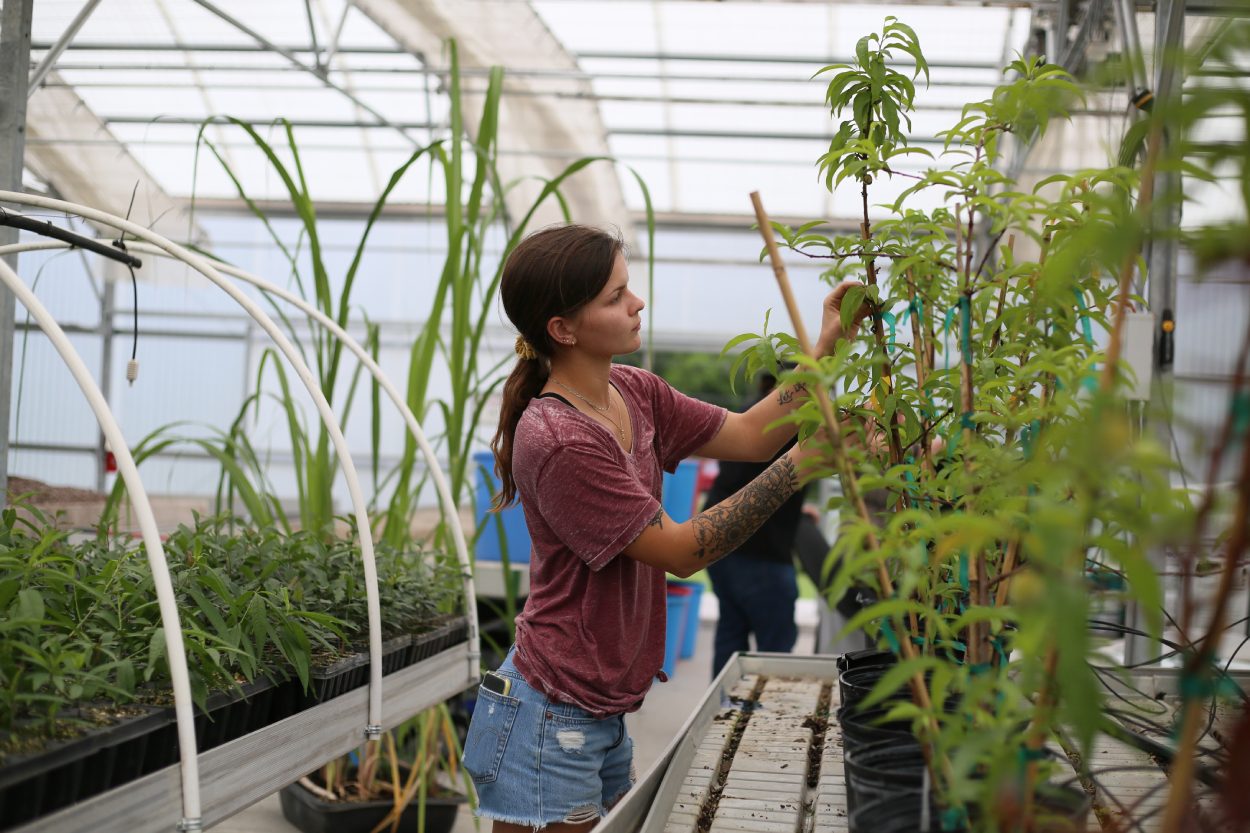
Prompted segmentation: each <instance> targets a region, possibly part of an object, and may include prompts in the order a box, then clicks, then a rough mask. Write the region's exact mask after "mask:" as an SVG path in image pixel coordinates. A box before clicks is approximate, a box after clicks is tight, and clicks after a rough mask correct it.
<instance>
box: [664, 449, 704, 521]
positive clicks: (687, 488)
mask: <svg viewBox="0 0 1250 833" xmlns="http://www.w3.org/2000/svg"><path fill="white" fill-rule="evenodd" d="M698 480H699V464H698V462H696V461H694V460H682V461H681V462H680V463H678V464H677V471H676V472H674V473H673V474H669V473H668V472H664V500H663V505H664V511H665V512H667V513H668V516H669V517H670V518H672V519H673V520H674V521H676V522H677V523H679V524H680V523H685V522H686V521H688V520H690V516H691V514H693V511H694V487H695V484H696V483H697V482H698Z"/></svg>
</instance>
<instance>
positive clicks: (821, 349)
mask: <svg viewBox="0 0 1250 833" xmlns="http://www.w3.org/2000/svg"><path fill="white" fill-rule="evenodd" d="M856 286H863V284H861V283H859V282H858V281H843V282H842V283H840V284H838V285H837V286H836V287H834V290H833V291H832V292H830V293H829V294H828V295H826V296H825V301H824V303H823V304H822V305H821V320H820V338H818V339H817V340H816V355H817V356H828V355H830V354H831V353H833V351H834V350H835V349H836V348H837V346H838V342H839V341H841V340H842V339H844V338H854V337H855V333H856V332H857V331H858V330H859V322H861V321H863V320H864V319H865V318H867V317H868V313H869V312H871V311H872V310H871V307H870V306H869V304H867V303H865V302H864V300H863V297H864V296H863V295H860V294H859V293H855V296H856V297H858V298H859V299H860V301H859V308H858V309H857V310H855V317H854V318H853V319H851V326H850V329H849V330H846V331H843V329H842V302H843V300H844V299H845V298H846V293H847V292H848V291H849V290H850V289H851V288H852V287H856Z"/></svg>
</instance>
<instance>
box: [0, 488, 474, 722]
mask: <svg viewBox="0 0 1250 833" xmlns="http://www.w3.org/2000/svg"><path fill="white" fill-rule="evenodd" d="M28 515H29V517H27V516H28ZM165 553H166V557H167V559H168V560H169V567H170V576H171V579H172V582H173V585H174V592H175V598H176V600H177V602H178V607H179V611H180V613H181V616H182V622H183V641H184V643H185V645H186V651H187V662H188V665H189V669H190V676H191V687H192V693H193V696H194V698H195V700H196V702H197V704H199V705H200V706H201V707H202V706H203V705H204V703H205V702H206V700H207V697H208V695H209V694H210V693H211V692H213V691H221V690H231V689H235V688H237V686H238V685H239V683H240V682H250V681H252V680H255V679H257V678H259V677H261V676H264V675H268V676H270V677H274V678H278V679H282V678H286V677H288V676H293V677H295V678H297V679H298V680H299V681H300V682H301V683H302V684H303V685H305V686H307V684H308V681H309V674H310V671H311V670H312V668H313V667H314V666H316V665H320V664H326V663H328V662H330V661H332V660H334V659H335V658H337V657H339V656H341V655H343V654H345V653H352V652H354V651H356V650H358V649H361V648H362V646H363V644H364V643H365V641H366V639H367V624H366V622H367V617H366V615H365V594H364V589H363V584H364V569H363V566H362V565H361V561H360V557H359V553H358V545H357V543H356V542H355V539H354V536H349V537H348V538H345V539H342V540H331V541H327V540H326V539H325V538H324V537H323V536H321V535H318V534H315V533H312V532H308V531H304V532H297V533H294V534H291V535H286V534H283V533H281V532H279V531H276V530H274V529H271V528H267V529H260V528H256V527H251V526H248V525H247V524H246V523H244V522H241V521H239V520H238V519H235V518H229V517H215V518H206V519H199V520H197V522H196V523H195V524H193V525H188V526H181V527H179V528H178V529H177V530H176V531H175V532H173V533H172V534H171V535H170V536H169V537H168V539H167V541H166V543H165ZM377 566H378V582H379V591H380V597H381V604H382V610H383V611H384V617H385V618H384V633H385V635H386V636H391V635H398V634H405V633H419V632H421V631H422V630H425V629H427V628H428V626H429V625H430V623H432V622H435V621H436V620H438V618H439V617H440V616H441V615H443V614H445V613H447V612H450V611H452V610H453V609H456V608H457V607H458V606H459V605H461V604H462V599H461V598H460V596H461V590H460V576H459V570H458V569H456V568H454V567H453V566H452V559H449V558H448V556H447V555H446V554H445V553H435V552H422V551H419V550H414V549H408V550H402V549H397V548H393V547H389V546H385V545H382V546H379V548H378V552H377ZM0 610H3V612H4V616H3V624H2V625H0V731H5V732H12V731H14V730H16V729H19V728H22V727H28V724H31V723H32V721H33V722H35V723H36V724H37V725H36V726H34V727H33V728H30V729H29V731H31V732H33V733H34V734H35V735H39V734H40V733H44V734H47V733H53V732H57V731H61V729H59V728H58V718H59V717H60V715H61V714H62V713H63V712H65V711H66V710H67V709H69V708H71V707H72V706H76V705H81V704H87V703H99V702H104V703H113V704H118V703H126V702H129V701H131V700H135V699H139V700H156V701H159V700H161V699H162V698H163V697H164V696H166V695H164V694H163V692H165V691H167V689H168V687H169V679H170V678H169V667H168V662H167V658H166V654H165V634H164V630H163V629H162V627H161V620H160V611H159V609H158V606H157V602H156V591H155V587H154V585H153V580H152V575H151V572H150V570H149V568H148V562H147V557H146V553H145V551H144V549H143V547H142V545H141V544H140V543H139V542H137V541H136V540H135V539H133V538H130V537H128V536H127V537H111V536H108V535H105V534H103V533H101V534H100V535H97V536H95V537H87V538H82V537H81V536H77V539H71V537H70V536H69V535H67V534H66V533H64V532H61V531H59V530H57V529H56V527H55V526H54V525H53V524H52V523H51V522H50V520H49V519H47V518H45V517H43V516H42V515H40V514H39V513H38V512H35V511H33V510H29V509H25V508H24V509H23V513H21V514H19V512H18V511H17V510H16V509H14V508H9V509H6V510H4V513H3V516H2V517H0ZM23 731H27V729H23Z"/></svg>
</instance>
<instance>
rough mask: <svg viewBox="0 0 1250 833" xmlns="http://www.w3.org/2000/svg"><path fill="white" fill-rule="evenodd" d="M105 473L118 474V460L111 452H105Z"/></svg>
mask: <svg viewBox="0 0 1250 833" xmlns="http://www.w3.org/2000/svg"><path fill="white" fill-rule="evenodd" d="M104 471H105V473H106V474H117V458H116V457H114V456H113V452H111V451H106V452H104Z"/></svg>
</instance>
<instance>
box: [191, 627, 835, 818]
mask: <svg viewBox="0 0 1250 833" xmlns="http://www.w3.org/2000/svg"><path fill="white" fill-rule="evenodd" d="M704 613H705V615H706V611H705V612H704ZM799 618H800V629H799V641H798V645H797V646H796V648H795V653H800V654H810V653H812V647H813V639H814V632H813V629H812V627H811V626H810V625H809V624H807V623H804V622H802V619H803V618H804V617H799ZM714 626H715V623H714V622H713V621H707V620H706V619H705V620H704V621H703V622H701V624H700V628H699V636H698V639H697V640H696V643H695V653H694V656H693V657H691V658H690V659H688V660H680V661H679V662H678V664H677V670H676V672H675V673H674V674H673V676H672V677H671V678H670V679H669V681H668V682H667V683H656V684H655V686H654V687H653V688H652V689H651V692H650V693H649V694H648V695H647V699H646V702H645V703H643V706H642V708H641V709H639V710H638V711H637V712H635V713H634V714H632V715H629V716H628V717H627V718H626V725H627V726H628V727H629V733H630V735H631V736H632V737H633V739H634V758H635V764H636V766H637V769H638V774H639V776H641V775H643V774H644V773H645V772H646V771H647V770H648V769H650V768H651V765H652V764H653V763H655V761H656V760H657V759H658V758H659V757H660V755H661V754H662V753H663V751H664V749H665V748H666V747H667V746H668V745H669V744H670V743H672V741H673V739H674V738H675V737H676V736H677V733H678V731H679V730H680V729H681V727H682V725H683V724H684V723H685V722H686V719H687V718H688V717H689V716H690V715H691V714H692V713H693V712H694V710H695V707H696V706H697V705H698V703H699V701H700V700H701V699H702V698H703V695H704V693H705V692H706V691H707V689H708V686H710V685H711V683H712V633H713V630H714ZM482 829H487V828H486V826H485V825H483V828H482ZM213 830H215V831H218V832H219V833H298V830H297V828H295V827H294V826H292V825H291V824H289V823H288V822H287V821H286V819H284V818H283V817H282V809H281V807H280V806H279V804H278V796H277V795H276V794H275V795H271V796H269V797H268V798H266V799H263V800H262V801H260V802H258V803H256V804H254V805H252V806H251V807H249V808H248V809H246V810H244V811H243V812H242V813H239V814H238V815H236V816H234V817H233V818H230V819H228V820H226V821H224V822H222V823H221V824H219V825H217V826H216V827H214V828H213ZM477 831H478V827H477V824H476V821H475V819H474V818H473V815H472V813H470V812H469V811H468V810H467V809H466V810H465V811H463V812H462V813H461V814H460V818H459V819H458V820H457V822H456V826H455V827H454V828H452V833H477Z"/></svg>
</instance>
